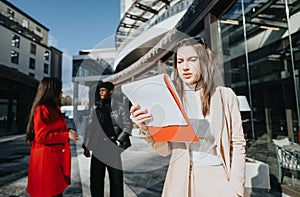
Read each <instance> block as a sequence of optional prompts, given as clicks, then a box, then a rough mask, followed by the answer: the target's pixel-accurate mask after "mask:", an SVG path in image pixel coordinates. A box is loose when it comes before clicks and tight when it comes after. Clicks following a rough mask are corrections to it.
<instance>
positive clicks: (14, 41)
mask: <svg viewBox="0 0 300 197" xmlns="http://www.w3.org/2000/svg"><path fill="white" fill-rule="evenodd" d="M11 46H13V47H16V48H20V37H19V36H17V35H13V36H12V40H11Z"/></svg>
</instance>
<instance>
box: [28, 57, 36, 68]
mask: <svg viewBox="0 0 300 197" xmlns="http://www.w3.org/2000/svg"><path fill="white" fill-rule="evenodd" d="M29 68H30V69H35V59H33V58H29Z"/></svg>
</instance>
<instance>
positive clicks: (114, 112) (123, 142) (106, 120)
mask: <svg viewBox="0 0 300 197" xmlns="http://www.w3.org/2000/svg"><path fill="white" fill-rule="evenodd" d="M113 89H114V85H113V84H112V83H111V82H103V81H99V82H98V84H97V87H96V91H95V109H94V110H92V111H91V115H90V120H89V123H88V125H87V129H86V133H85V136H84V143H83V145H82V147H83V149H84V155H85V156H86V157H90V150H91V151H92V158H91V166H90V167H91V168H90V189H91V195H92V196H94V197H101V196H104V178H105V171H106V168H107V170H108V173H109V182H110V196H111V197H123V196H124V189H123V171H122V161H121V156H120V154H121V153H122V152H123V151H124V149H126V148H128V147H129V146H130V145H131V143H130V139H129V136H130V134H131V131H132V125H133V124H132V121H131V119H130V113H129V109H126V107H125V106H124V105H123V104H124V103H123V99H122V98H120V97H117V96H115V97H114V99H112V95H113ZM112 100H113V101H112ZM112 103H113V109H112Z"/></svg>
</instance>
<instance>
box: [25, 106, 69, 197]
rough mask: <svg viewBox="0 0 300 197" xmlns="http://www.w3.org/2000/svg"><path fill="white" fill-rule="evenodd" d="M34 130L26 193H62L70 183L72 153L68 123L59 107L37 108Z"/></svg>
mask: <svg viewBox="0 0 300 197" xmlns="http://www.w3.org/2000/svg"><path fill="white" fill-rule="evenodd" d="M33 130H34V140H33V141H32V145H31V152H30V161H29V168H28V184H27V193H29V194H30V195H31V196H32V197H34V196H37V197H48V196H54V195H57V194H59V193H62V192H63V191H64V189H65V188H66V187H67V186H68V185H69V184H70V173H71V151H70V143H69V133H68V128H67V124H66V121H65V118H64V116H63V114H62V113H61V112H60V109H59V107H58V108H57V109H55V108H53V107H48V106H45V105H40V106H38V107H37V108H36V110H35V112H34V118H33Z"/></svg>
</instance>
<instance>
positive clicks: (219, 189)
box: [189, 166, 238, 197]
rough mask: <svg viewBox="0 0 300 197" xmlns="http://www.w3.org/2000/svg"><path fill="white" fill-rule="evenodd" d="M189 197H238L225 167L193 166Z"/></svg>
mask: <svg viewBox="0 0 300 197" xmlns="http://www.w3.org/2000/svg"><path fill="white" fill-rule="evenodd" d="M190 171H191V173H190V187H189V197H236V196H238V195H237V194H236V192H235V191H234V189H233V187H232V186H231V184H230V183H229V181H228V180H227V179H226V173H225V170H224V168H223V166H191V168H190Z"/></svg>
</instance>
